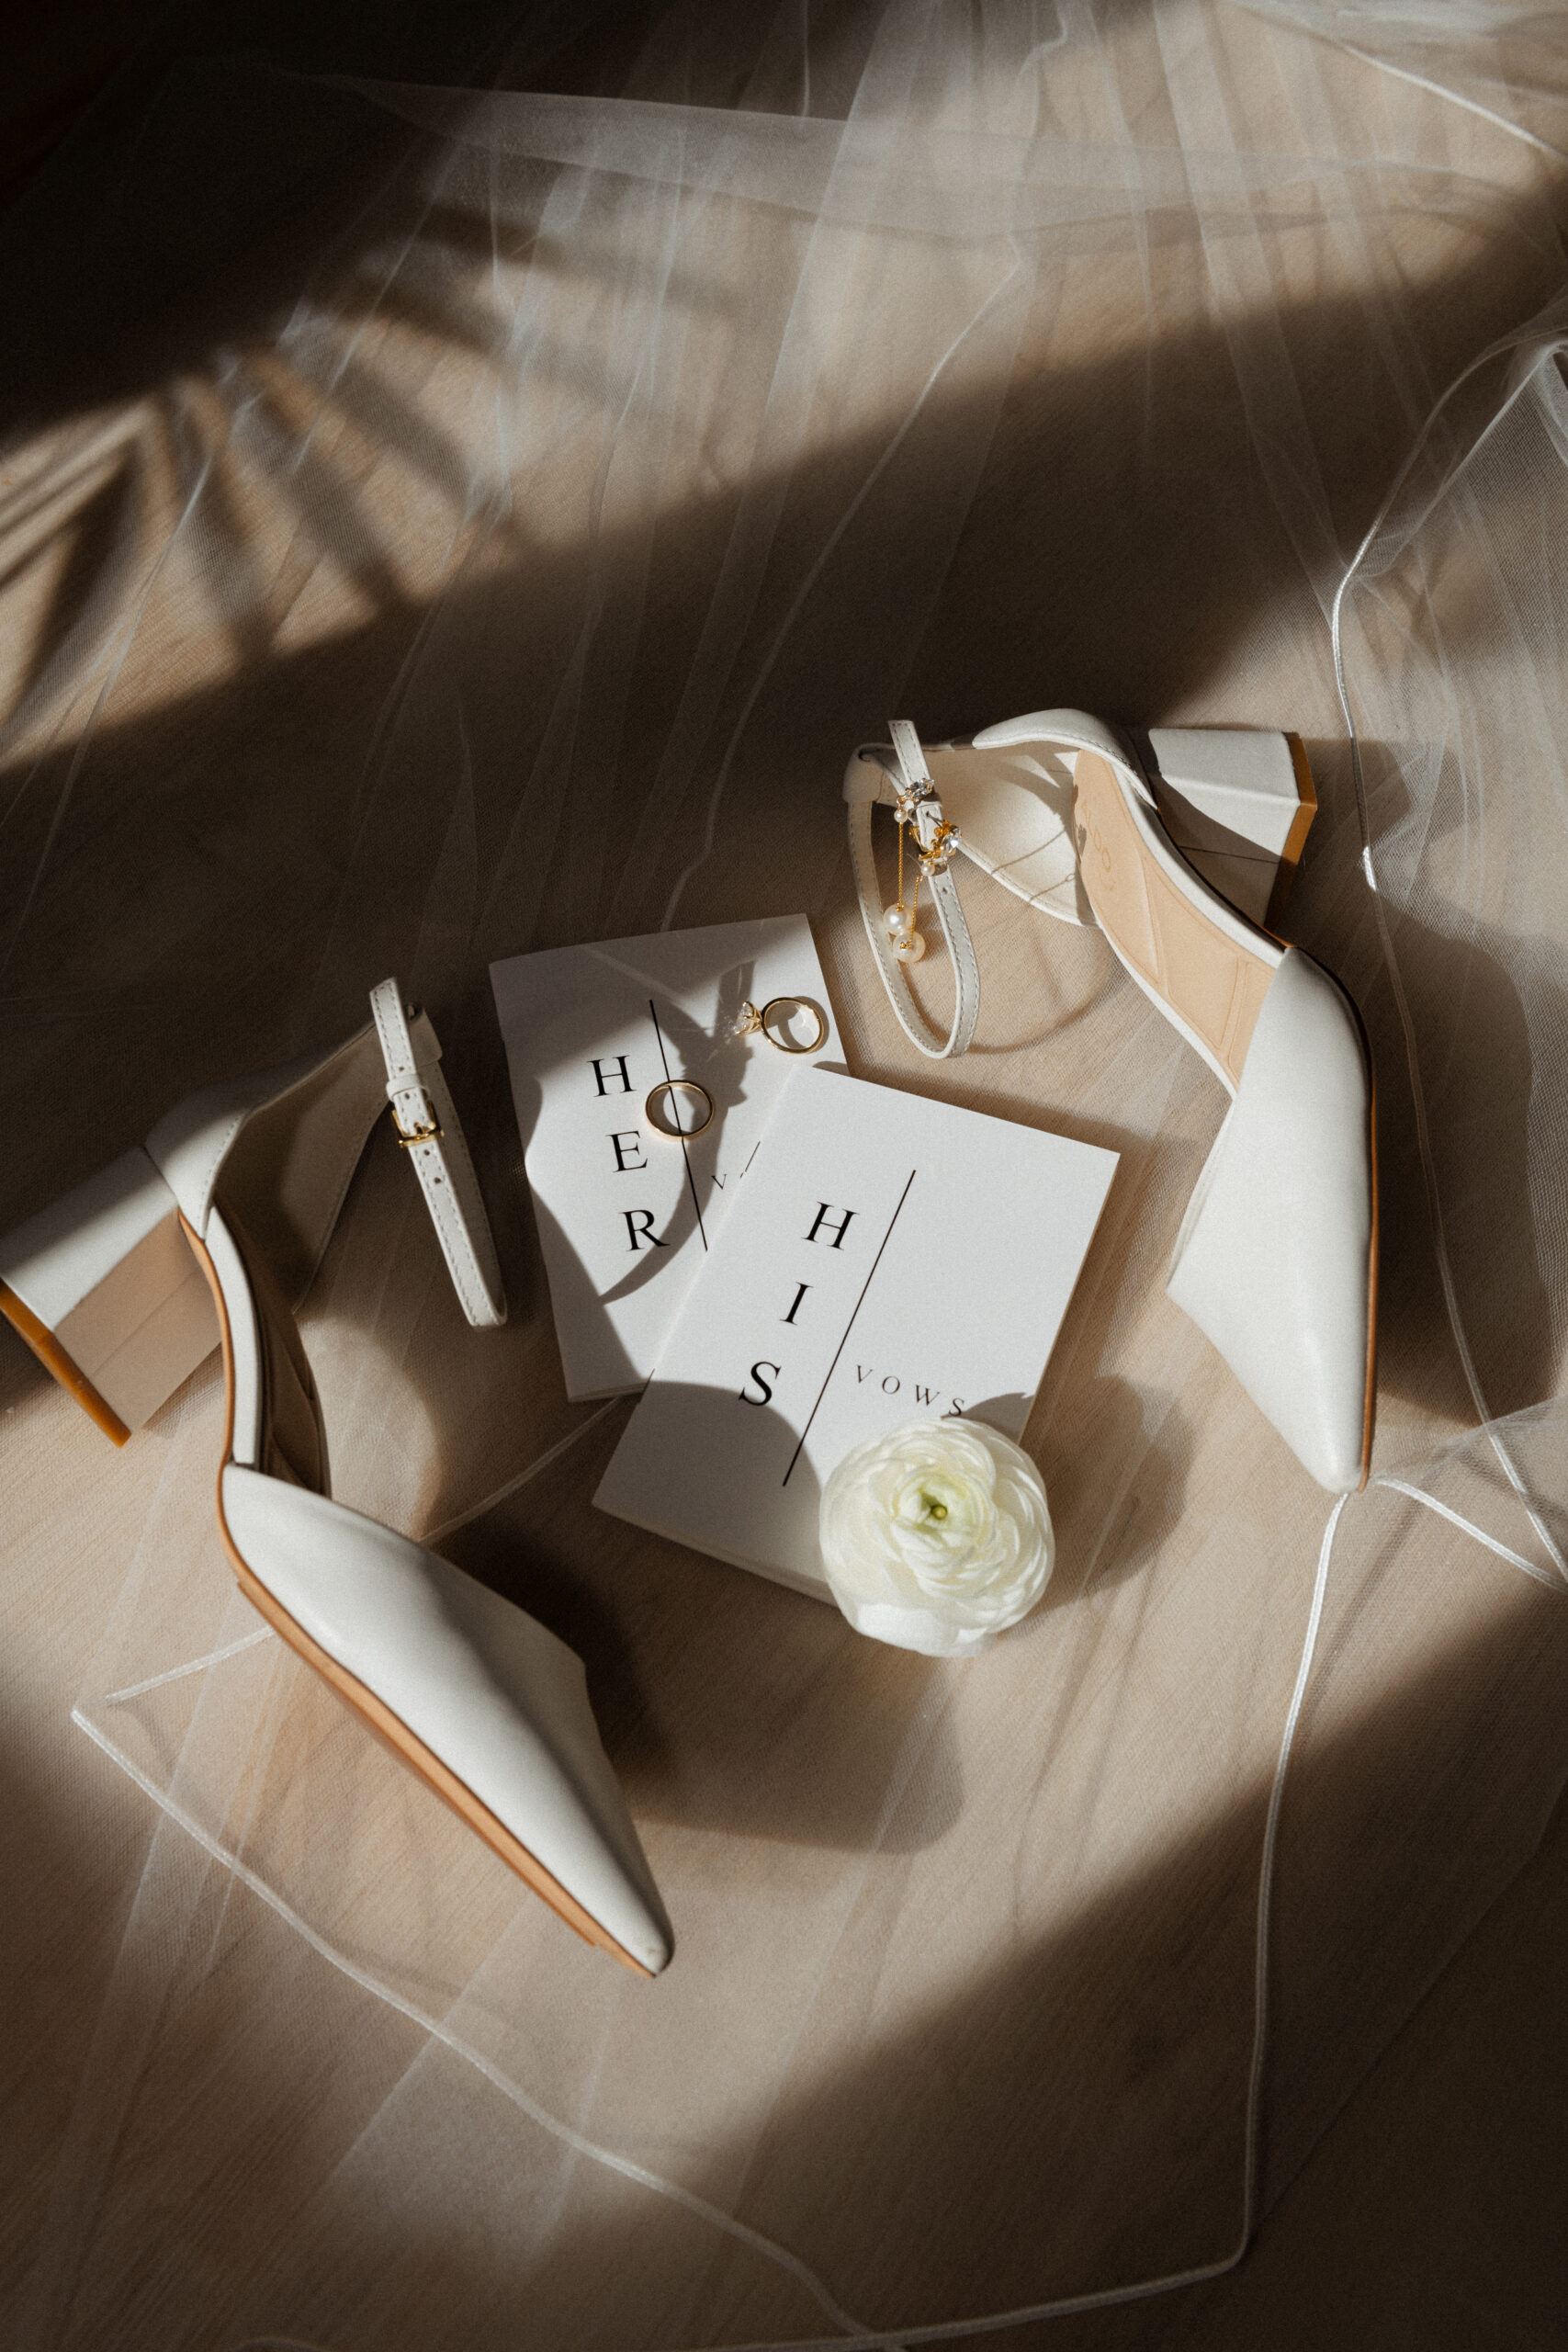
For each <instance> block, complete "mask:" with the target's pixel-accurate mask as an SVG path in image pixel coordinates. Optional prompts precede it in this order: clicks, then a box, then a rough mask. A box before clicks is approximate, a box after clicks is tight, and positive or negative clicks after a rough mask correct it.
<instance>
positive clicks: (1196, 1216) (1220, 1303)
mask: <svg viewBox="0 0 1568 2352" xmlns="http://www.w3.org/2000/svg"><path fill="white" fill-rule="evenodd" d="M891 731H892V736H893V741H892V745H891V747H887V746H877V745H868V746H865V747H863V749H862V750H861V751H860V752H857V753H856V754H855V756H854V757H853V758H852V760H851V762H850V765H849V770H848V772H847V774H846V776H845V783H844V794H845V798H846V799H847V800H848V801H849V803H850V839H851V848H852V855H853V859H854V865H855V876H856V884H857V888H858V889H859V892H860V898H861V906H862V911H863V915H864V918H865V926H866V933H867V936H868V938H869V939H870V941H871V944H872V950H873V953H874V956H875V957H876V960H877V965H878V968H879V969H880V971H881V973H882V976H883V979H884V982H885V984H886V988H887V992H888V995H889V998H890V999H891V1001H892V1003H893V1007H894V1010H895V1012H897V1015H898V1018H899V1020H900V1022H901V1023H903V1026H904V1028H905V1030H906V1032H907V1033H908V1035H909V1036H910V1038H911V1039H912V1040H913V1042H914V1043H915V1044H916V1045H917V1046H919V1047H920V1050H921V1051H922V1052H923V1053H927V1054H931V1055H933V1056H947V1055H953V1054H956V1053H962V1052H963V1051H964V1047H965V1046H967V1045H968V1043H969V1040H970V1038H971V1037H972V1036H973V1035H974V1029H975V1022H976V1015H977V1012H978V1000H979V982H978V974H977V971H976V966H975V959H974V954H973V950H972V948H971V946H970V944H969V937H968V932H967V927H966V926H965V924H964V916H963V911H962V909H961V908H960V906H959V903H958V898H957V893H956V890H955V889H954V888H953V876H952V871H951V868H952V862H953V858H954V856H955V855H957V854H959V853H960V852H962V853H963V854H965V855H967V856H968V857H969V858H970V859H971V860H972V862H973V863H974V864H976V865H978V866H980V867H981V869H982V870H983V871H985V872H987V873H989V874H991V875H993V876H995V878H996V879H997V880H998V881H1000V882H1002V883H1004V884H1005V885H1006V886H1007V888H1010V889H1012V890H1014V891H1016V892H1017V893H1018V895H1019V896H1021V897H1022V898H1024V899H1028V900H1029V902H1030V903H1031V904H1032V905H1034V906H1038V907H1039V908H1040V909H1041V910H1043V912H1046V913H1050V914H1054V915H1056V916H1058V917H1059V918H1060V919H1062V920H1063V921H1066V922H1093V923H1097V924H1098V925H1099V927H1100V930H1102V931H1103V932H1104V933H1105V935H1106V938H1107V939H1108V941H1109V942H1110V944H1111V947H1112V948H1113V949H1114V951H1115V953H1116V955H1117V956H1119V958H1120V959H1121V961H1122V964H1123V965H1124V966H1125V967H1126V968H1127V970H1128V971H1129V972H1130V973H1131V974H1132V976H1133V978H1134V980H1136V981H1137V983H1138V985H1139V987H1140V988H1141V989H1143V990H1144V992H1145V995H1146V996H1148V997H1149V998H1150V1000H1151V1001H1153V1002H1154V1003H1155V1004H1156V1005H1158V1007H1159V1009H1160V1011H1161V1012H1163V1013H1164V1014H1165V1016H1166V1018H1167V1020H1168V1021H1169V1022H1171V1023H1173V1025H1174V1026H1175V1027H1176V1028H1177V1029H1179V1031H1180V1033H1181V1035H1183V1036H1184V1037H1185V1038H1186V1039H1187V1041H1188V1043H1189V1044H1190V1046H1193V1047H1194V1049H1195V1050H1196V1051H1197V1052H1198V1053H1200V1054H1201V1055H1202V1057H1203V1059H1204V1060H1205V1061H1206V1062H1207V1063H1208V1065H1209V1067H1210V1069H1212V1070H1213V1072H1214V1075H1215V1076H1216V1077H1217V1078H1218V1079H1219V1080H1220V1082H1221V1084H1222V1085H1223V1086H1224V1088H1225V1089H1226V1091H1227V1092H1228V1093H1229V1094H1230V1095H1231V1096H1232V1098H1233V1100H1232V1105H1231V1109H1230V1111H1229V1113H1228V1114H1227V1115H1226V1118H1225V1121H1224V1125H1223V1126H1222V1127H1221V1129H1220V1132H1219V1135H1218V1136H1216V1138H1215V1141H1214V1145H1213V1150H1212V1151H1211V1152H1210V1155H1209V1158H1208V1160H1207V1162H1206V1164H1205V1166H1204V1168H1203V1170H1202V1173H1201V1176H1200V1178H1199V1180H1198V1183H1197V1185H1196V1187H1195V1189H1194V1191H1193V1194H1192V1198H1191V1201H1190V1204H1189V1205H1188V1209H1187V1214H1186V1216H1185V1217H1184V1219H1183V1221H1182V1226H1181V1229H1180V1232H1179V1235H1178V1238H1177V1243H1176V1248H1175V1251H1174V1253H1173V1255H1172V1259H1171V1264H1170V1270H1169V1272H1168V1277H1167V1284H1166V1287H1167V1290H1168V1294H1169V1295H1170V1296H1171V1297H1172V1298H1173V1299H1174V1300H1175V1301H1176V1303H1177V1305H1178V1306H1181V1307H1182V1308H1184V1309H1185V1311H1186V1312H1187V1314H1189V1315H1190V1317H1192V1320H1193V1321H1194V1322H1195V1323H1196V1324H1197V1325H1198V1326H1199V1328H1200V1329H1201V1330H1202V1331H1203V1332H1204V1333H1205V1334H1206V1335H1207V1336H1208V1338H1209V1339H1211V1340H1213V1343H1214V1345H1215V1346H1216V1347H1217V1348H1218V1349H1219V1351H1220V1352H1221V1354H1222V1355H1223V1356H1224V1359H1225V1361H1226V1363H1228V1364H1229V1365H1230V1367H1231V1369H1232V1371H1233V1372H1234V1373H1235V1375H1236V1377H1237V1379H1238V1380H1239V1381H1240V1382H1241V1384H1242V1385H1243V1387H1244V1388H1245V1389H1246V1390H1247V1394H1248V1395H1249V1396H1250V1397H1252V1399H1253V1401H1254V1403H1255V1404H1257V1405H1258V1408H1260V1410H1261V1411H1262V1412H1264V1413H1265V1414H1266V1415H1267V1416H1268V1418H1269V1420H1270V1421H1271V1422H1272V1423H1273V1425H1274V1427H1275V1428H1276V1429H1277V1430H1279V1432H1280V1436H1281V1437H1283V1438H1284V1440H1285V1442H1286V1443H1287V1444H1288V1445H1289V1446H1290V1447H1291V1448H1292V1452H1293V1453H1295V1454H1296V1456H1297V1458H1298V1459H1299V1460H1300V1461H1301V1462H1302V1463H1303V1464H1304V1466H1305V1467H1306V1468H1307V1469H1308V1470H1309V1471H1310V1472H1311V1473H1312V1475H1313V1476H1314V1478H1315V1479H1316V1480H1317V1481H1318V1483H1319V1484H1320V1485H1321V1486H1324V1487H1327V1488H1329V1489H1330V1491H1331V1492H1335V1493H1344V1492H1347V1491H1348V1490H1351V1489H1354V1488H1356V1487H1361V1486H1363V1485H1364V1484H1365V1483H1366V1476H1367V1469H1368V1464H1369V1461H1370V1456H1371V1434H1372V1408H1373V1395H1374V1369H1375V1350H1376V1331H1377V1324H1376V1296H1377V1242H1378V1234H1377V1169H1376V1104H1375V1096H1374V1090H1373V1080H1372V1069H1371V1055H1370V1053H1369V1050H1368V1047H1367V1042H1366V1036H1365V1033H1364V1031H1363V1029H1362V1027H1361V1023H1360V1020H1359V1015H1358V1014H1357V1012H1356V1010H1355V1007H1354V1006H1353V1005H1352V1004H1351V1002H1350V1000H1349V998H1348V996H1347V995H1346V994H1345V992H1344V990H1343V989H1341V988H1340V987H1339V985H1338V983H1337V981H1336V980H1334V979H1332V978H1330V976H1329V975H1328V973H1327V972H1325V970H1324V969H1323V967H1322V966H1321V965H1319V964H1316V963H1314V961H1313V960H1312V958H1311V957H1310V956H1304V955H1303V954H1302V953H1301V952H1300V951H1299V950H1298V949H1296V948H1293V947H1289V946H1286V945H1285V944H1283V943H1282V942H1281V941H1280V940H1279V939H1277V938H1275V937H1273V936H1271V935H1270V932H1269V930H1268V929H1266V928H1264V927H1263V926H1264V924H1265V923H1266V922H1267V923H1269V924H1273V923H1276V922H1278V920H1279V916H1280V909H1281V908H1282V906H1283V903H1284V898H1285V895H1286V892H1287V891H1288V889H1289V886H1290V881H1291V878H1292V875H1293V873H1294V869H1295V865H1296V861H1297V859H1298V858H1299V857H1300V854H1301V850H1302V846H1303V842H1304V840H1305V837H1306V833H1307V830H1308V827H1309V826H1310V824H1311V821H1312V817H1313V814H1314V809H1315V806H1316V803H1315V797H1314V794H1313V790H1312V780H1311V775H1310V773H1309V771H1308V769H1307V765H1306V760H1305V756H1304V753H1303V751H1302V749H1301V746H1300V744H1299V742H1298V741H1296V740H1295V739H1294V738H1292V737H1289V736H1285V735H1277V734H1264V733H1259V732H1255V731H1251V730H1242V729H1237V730H1234V731H1233V730H1231V729H1183V728H1171V729H1154V730H1152V731H1151V732H1150V734H1149V735H1148V736H1146V737H1145V738H1144V739H1143V743H1142V746H1141V747H1140V745H1139V744H1138V742H1137V741H1136V740H1135V739H1131V738H1127V739H1123V738H1122V737H1121V736H1119V735H1118V734H1116V733H1114V732H1113V731H1112V730H1111V729H1110V728H1109V727H1107V726H1105V725H1104V724H1103V723H1102V722H1101V721H1100V720H1099V719H1096V718H1089V717H1088V716H1087V715H1086V714H1085V713H1083V712H1081V711H1068V710H1053V711H1033V712H1031V713H1029V714H1028V715H1027V716H1026V717H1024V718H1015V719H1008V720H1006V721H1005V722H1003V723H1002V724H1001V725H999V726H996V727H989V728H987V729H985V730H984V732H983V733H981V734H978V735H976V736H975V737H974V738H973V739H972V741H970V742H968V743H964V744H956V743H955V744H943V745H938V746H933V747H931V749H930V751H929V752H928V751H927V749H926V748H925V747H923V746H922V745H921V744H920V742H919V738H918V737H917V736H916V734H915V731H914V729H913V728H912V727H910V726H909V725H908V721H906V720H901V719H900V720H896V721H895V722H894V724H893V728H892V730H891ZM878 801H881V802H883V803H885V804H886V805H887V806H889V807H891V808H893V809H894V810H895V811H896V813H897V817H898V821H899V823H900V824H901V825H906V826H908V828H909V829H910V832H911V834H912V837H913V841H914V843H915V848H916V856H917V860H918V862H919V868H920V872H921V876H922V879H925V878H928V877H929V879H930V882H931V891H932V896H933V899H935V902H936V907H937V912H938V916H939V918H940V920H941V923H942V931H943V933H944V935H945V936H946V938H947V940H948V943H949V945H950V948H951V949H952V953H953V970H954V977H955V1005H954V1012H953V1023H952V1027H951V1030H950V1032H949V1034H948V1035H947V1036H946V1038H941V1037H939V1036H938V1035H936V1034H935V1033H934V1032H933V1031H932V1030H931V1028H930V1027H929V1025H928V1024H927V1023H926V1022H925V1020H924V1017H923V1016H922V1014H921V1013H920V1012H919V1007H918V1006H917V1005H916V1004H915V1002H914V1000H913V998H912V996H911V995H910V992H909V988H908V980H907V979H906V978H905V974H904V971H903V968H902V962H903V960H904V957H903V956H901V955H900V949H901V948H902V949H903V950H904V955H905V956H907V955H908V929H907V928H903V927H900V925H899V923H898V922H897V919H896V916H895V913H894V910H891V909H887V910H885V909H884V908H883V907H882V905H881V903H880V899H881V895H882V894H881V892H880V890H879V888H878V886H877V879H876V868H875V864H874V854H873V846H872V839H871V810H872V808H873V806H874V804H875V803H876V802H878Z"/></svg>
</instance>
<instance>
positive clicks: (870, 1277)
mask: <svg viewBox="0 0 1568 2352" xmlns="http://www.w3.org/2000/svg"><path fill="white" fill-rule="evenodd" d="M918 1175H919V1170H918V1169H915V1168H911V1169H910V1170H909V1178H908V1183H906V1185H905V1187H904V1189H903V1191H902V1192H901V1193H899V1195H898V1205H897V1208H896V1209H895V1210H894V1212H893V1214H892V1216H890V1217H889V1218H888V1220H887V1230H886V1233H885V1234H884V1235H883V1237H882V1239H881V1241H880V1242H879V1243H878V1244H877V1250H876V1255H875V1257H874V1259H873V1260H872V1261H871V1272H870V1273H869V1274H867V1276H866V1278H865V1280H864V1282H863V1283H862V1284H861V1293H860V1296H859V1297H858V1298H857V1299H856V1301H855V1304H854V1313H853V1314H852V1315H851V1317H850V1319H849V1321H848V1322H847V1323H846V1324H845V1326H844V1336H843V1338H842V1339H841V1340H840V1341H839V1344H838V1347H837V1348H836V1349H835V1350H834V1351H833V1361H832V1363H830V1364H829V1366H828V1380H831V1379H832V1377H833V1374H835V1373H836V1372H837V1371H838V1369H839V1358H840V1356H841V1355H842V1354H843V1352H844V1350H845V1349H846V1348H847V1347H848V1345H849V1342H850V1333H851V1332H852V1330H853V1329H854V1328H855V1316H856V1315H858V1314H859V1313H860V1311H861V1308H862V1307H863V1306H864V1305H865V1295H866V1292H867V1291H868V1290H869V1289H870V1288H871V1285H872V1283H873V1282H874V1279H875V1276H876V1270H877V1268H878V1266H880V1265H881V1263H882V1252H883V1250H886V1247H887V1245H888V1243H889V1242H890V1241H891V1240H892V1238H893V1228H894V1227H895V1226H896V1225H897V1222H898V1219H899V1218H900V1216H902V1215H903V1213H904V1204H905V1202H906V1201H907V1200H908V1197H909V1185H910V1184H912V1183H913V1182H914V1181H915V1178H916V1177H917V1176H918ZM828 1380H825V1381H824V1382H823V1383H822V1385H821V1387H820V1388H819V1389H818V1391H817V1405H813V1407H812V1408H811V1410H810V1412H809V1413H808V1414H807V1420H806V1427H805V1428H804V1429H803V1430H801V1432H800V1443H799V1444H798V1445H796V1447H795V1452H794V1453H792V1454H791V1455H790V1457H789V1468H788V1469H787V1470H786V1471H785V1472H784V1476H783V1477H782V1478H781V1479H780V1481H779V1484H780V1485H781V1486H784V1487H787V1486H788V1484H789V1482H790V1480H791V1479H792V1478H793V1477H794V1476H795V1464H796V1463H797V1462H798V1461H799V1460H800V1447H801V1446H802V1445H804V1444H805V1443H806V1441H807V1438H808V1437H809V1436H810V1434H811V1424H812V1422H813V1421H814V1420H815V1419H817V1406H818V1405H820V1404H821V1402H822V1399H823V1397H826V1395H827V1394H828Z"/></svg>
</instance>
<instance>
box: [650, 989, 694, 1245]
mask: <svg viewBox="0 0 1568 2352" xmlns="http://www.w3.org/2000/svg"><path fill="white" fill-rule="evenodd" d="M648 1010H649V1015H650V1017H651V1019H652V1022H653V1034H654V1035H655V1036H656V1037H657V1038H658V1040H659V1058H660V1061H661V1062H662V1063H663V1065H664V1082H665V1084H666V1085H667V1086H669V1087H671V1088H673V1086H674V1084H675V1080H673V1079H672V1078H671V1075H670V1057H669V1055H668V1054H667V1053H666V1052H665V1050H664V1032H663V1030H662V1029H661V1028H660V1025H659V1014H658V1012H656V1011H655V1009H654V1002H653V999H652V998H651V997H649V1000H648ZM694 1083H695V1081H694ZM675 1132H676V1134H677V1135H678V1136H680V1138H681V1157H682V1159H683V1160H684V1161H685V1163H686V1182H687V1183H688V1184H689V1185H690V1186H691V1188H692V1206H693V1207H694V1209H695V1210H696V1213H697V1231H698V1233H699V1235H700V1236H701V1238H702V1245H703V1248H704V1249H706V1248H707V1246H708V1238H707V1235H706V1234H705V1232H704V1231H703V1204H702V1203H701V1201H699V1200H698V1198H697V1180H696V1178H695V1177H694V1175H693V1173H692V1155H691V1153H690V1152H689V1151H688V1150H687V1149H686V1137H685V1133H684V1131H683V1129H682V1125H681V1122H680V1120H679V1119H677V1120H676V1122H675Z"/></svg>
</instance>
